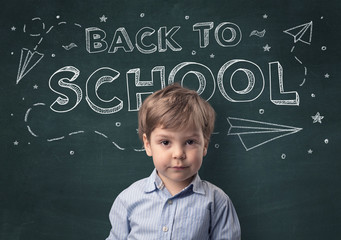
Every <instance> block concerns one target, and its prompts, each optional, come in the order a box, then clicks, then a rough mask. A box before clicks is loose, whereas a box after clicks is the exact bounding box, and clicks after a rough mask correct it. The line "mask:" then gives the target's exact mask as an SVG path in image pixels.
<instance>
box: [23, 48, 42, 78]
mask: <svg viewBox="0 0 341 240" xmlns="http://www.w3.org/2000/svg"><path fill="white" fill-rule="evenodd" d="M43 57H44V54H42V53H39V52H37V51H34V52H31V51H30V50H28V49H27V48H23V49H21V56H20V62H19V69H18V75H17V84H18V83H19V82H20V80H21V79H22V78H23V77H24V76H25V75H26V74H27V73H28V72H29V71H31V70H32V69H33V68H34V67H35V65H37V64H38V62H39V61H40V60H41V59H42V58H43Z"/></svg>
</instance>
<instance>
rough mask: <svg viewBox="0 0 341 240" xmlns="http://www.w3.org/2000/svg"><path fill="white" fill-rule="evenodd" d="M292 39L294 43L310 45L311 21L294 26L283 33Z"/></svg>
mask: <svg viewBox="0 0 341 240" xmlns="http://www.w3.org/2000/svg"><path fill="white" fill-rule="evenodd" d="M283 32H284V33H286V34H289V35H291V36H292V37H293V38H294V43H296V42H298V41H300V42H302V43H305V44H309V45H310V44H311V40H312V34H313V21H310V22H308V23H304V24H302V25H299V26H295V27H292V28H289V29H287V30H284V31H283Z"/></svg>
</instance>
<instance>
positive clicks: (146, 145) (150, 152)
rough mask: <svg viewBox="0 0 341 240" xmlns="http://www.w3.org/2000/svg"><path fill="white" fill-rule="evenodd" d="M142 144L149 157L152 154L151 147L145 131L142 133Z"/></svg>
mask: <svg viewBox="0 0 341 240" xmlns="http://www.w3.org/2000/svg"><path fill="white" fill-rule="evenodd" d="M143 145H144V149H145V150H146V154H147V155H148V156H149V157H151V156H153V154H152V149H151V147H150V142H149V141H148V138H147V135H146V134H145V133H144V134H143Z"/></svg>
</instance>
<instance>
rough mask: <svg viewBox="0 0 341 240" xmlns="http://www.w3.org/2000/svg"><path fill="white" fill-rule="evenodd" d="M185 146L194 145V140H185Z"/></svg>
mask: <svg viewBox="0 0 341 240" xmlns="http://www.w3.org/2000/svg"><path fill="white" fill-rule="evenodd" d="M186 144H188V145H192V144H194V140H187V141H186Z"/></svg>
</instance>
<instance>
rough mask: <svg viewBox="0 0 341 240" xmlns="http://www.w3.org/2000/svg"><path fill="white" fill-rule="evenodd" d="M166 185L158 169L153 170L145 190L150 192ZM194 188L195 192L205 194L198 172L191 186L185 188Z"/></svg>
mask: <svg viewBox="0 0 341 240" xmlns="http://www.w3.org/2000/svg"><path fill="white" fill-rule="evenodd" d="M164 187H165V185H164V183H163V182H162V180H161V178H160V177H159V175H158V174H157V172H156V169H154V171H153V172H152V174H151V175H150V176H149V178H148V179H147V183H146V186H145V192H146V193H150V192H153V191H155V190H157V189H159V190H162V189H163V188H164ZM190 188H191V189H192V191H193V192H195V193H199V194H205V189H204V187H203V184H202V181H201V179H200V177H199V174H196V175H195V177H194V179H193V181H192V182H191V184H190V185H189V186H187V187H186V188H185V189H184V190H188V189H190Z"/></svg>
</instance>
